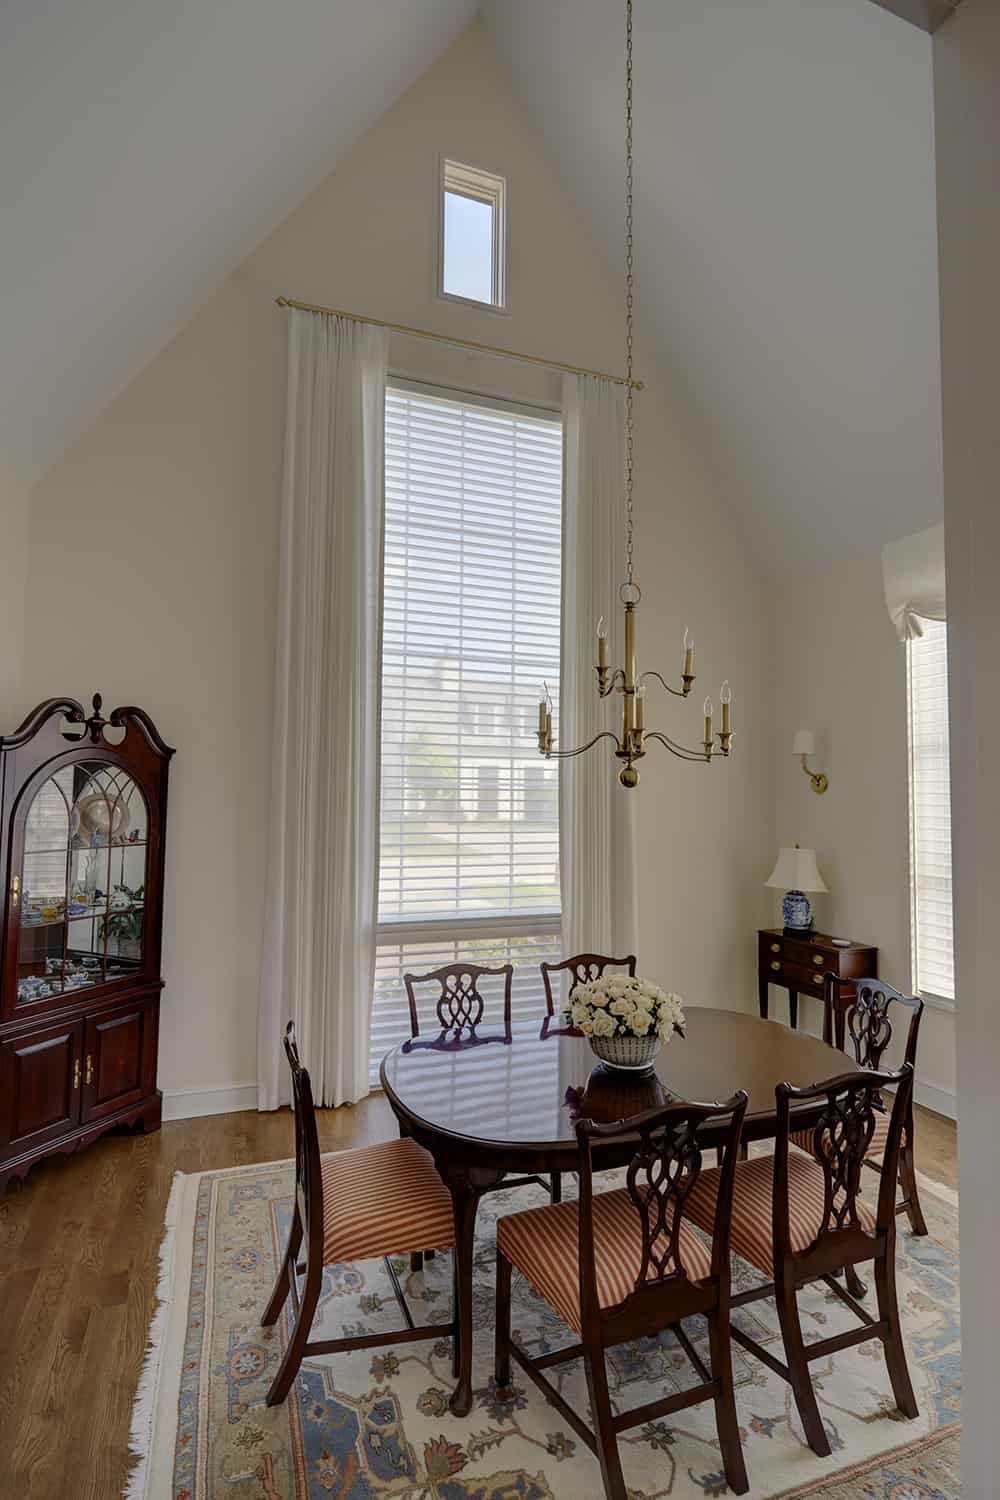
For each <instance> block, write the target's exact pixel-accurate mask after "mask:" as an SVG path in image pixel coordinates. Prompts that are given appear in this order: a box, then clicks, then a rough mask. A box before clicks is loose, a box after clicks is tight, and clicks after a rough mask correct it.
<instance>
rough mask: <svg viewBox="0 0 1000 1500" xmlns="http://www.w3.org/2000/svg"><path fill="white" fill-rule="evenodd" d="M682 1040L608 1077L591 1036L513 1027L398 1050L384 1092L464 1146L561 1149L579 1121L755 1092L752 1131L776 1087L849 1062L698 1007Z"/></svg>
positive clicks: (388, 1065) (811, 1040)
mask: <svg viewBox="0 0 1000 1500" xmlns="http://www.w3.org/2000/svg"><path fill="white" fill-rule="evenodd" d="M686 1033H687V1034H686V1037H684V1038H681V1037H674V1038H673V1040H672V1041H671V1042H670V1043H669V1045H668V1046H666V1047H664V1048H662V1049H661V1051H660V1053H659V1056H658V1057H657V1059H656V1071H655V1073H654V1074H652V1075H644V1076H640V1077H638V1078H630V1077H628V1076H627V1075H624V1076H623V1075H621V1074H616V1073H611V1072H609V1071H608V1070H606V1069H605V1068H603V1066H602V1065H601V1064H599V1063H597V1059H596V1058H595V1057H594V1054H593V1053H592V1052H591V1050H590V1047H589V1044H588V1043H587V1040H586V1038H585V1037H582V1036H578V1035H574V1034H572V1033H567V1032H565V1031H562V1030H560V1029H559V1028H558V1027H557V1026H556V1024H555V1023H554V1022H552V1021H549V1022H545V1021H544V1019H543V1020H538V1021H531V1022H526V1021H522V1022H519V1023H516V1024H515V1025H514V1026H513V1027H512V1029H511V1034H510V1036H509V1037H505V1036H504V1034H503V1032H502V1031H497V1030H495V1029H490V1028H485V1027H484V1028H483V1029H482V1030H481V1031H480V1032H479V1033H477V1035H476V1037H475V1039H474V1040H472V1041H461V1042H450V1043H443V1044H442V1043H441V1042H440V1041H435V1039H434V1038H432V1037H423V1036H421V1037H419V1038H418V1039H416V1040H415V1041H409V1042H403V1043H401V1044H400V1046H398V1047H396V1048H394V1049H393V1050H392V1051H391V1052H389V1053H388V1054H387V1056H386V1058H385V1060H384V1061H383V1063H382V1070H381V1077H382V1084H383V1087H384V1088H385V1089H386V1092H387V1093H388V1095H389V1097H390V1100H391V1101H393V1102H394V1103H396V1104H397V1105H398V1106H399V1107H400V1108H401V1109H402V1111H403V1113H405V1114H406V1115H407V1116H408V1117H409V1118H410V1119H412V1120H415V1121H420V1122H422V1123H423V1124H424V1125H426V1126H428V1127H430V1128H431V1129H433V1130H439V1131H442V1132H445V1133H447V1134H448V1135H453V1136H464V1137H466V1138H467V1139H469V1140H477V1141H485V1142H491V1143H501V1144H505V1143H515V1144H518V1145H540V1146H546V1145H557V1144H559V1143H561V1142H566V1143H570V1142H573V1141H574V1139H575V1136H574V1121H575V1120H576V1119H577V1118H578V1117H579V1116H581V1115H588V1116H590V1117H591V1118H593V1119H597V1120H603V1121H611V1120H618V1119H621V1118H623V1117H625V1116H628V1115H631V1114H635V1113H637V1112H638V1111H639V1110H642V1109H647V1108H651V1107H653V1106H654V1105H656V1104H663V1103H667V1102H669V1100H670V1099H671V1098H684V1099H692V1100H699V1101H702V1102H707V1101H713V1100H725V1099H728V1098H730V1097H731V1096H732V1095H733V1094H734V1093H735V1092H736V1090H737V1089H741V1088H742V1089H746V1091H747V1093H748V1094H749V1095H750V1103H749V1106H748V1110H747V1124H748V1127H749V1126H751V1124H752V1121H753V1120H754V1118H756V1119H757V1120H758V1123H759V1124H760V1125H763V1124H764V1123H765V1121H766V1119H767V1117H770V1116H773V1114H774V1089H775V1085H776V1084H778V1083H793V1084H797V1085H799V1086H802V1085H804V1084H809V1083H816V1082H818V1081H820V1080H822V1079H824V1078H831V1077H834V1076H835V1075H836V1074H838V1073H846V1072H850V1071H852V1070H853V1069H854V1065H853V1064H852V1063H851V1061H850V1060H849V1059H848V1058H847V1057H846V1056H845V1055H844V1053H842V1052H838V1051H836V1050H835V1049H834V1048H832V1047H828V1046H827V1045H826V1043H825V1042H821V1041H818V1040H817V1039H816V1038H815V1037H811V1036H807V1035H805V1034H804V1033H803V1032H798V1031H790V1030H788V1028H787V1027H785V1026H781V1025H779V1024H778V1022H776V1021H762V1020H760V1019H759V1017H757V1016H752V1015H748V1014H746V1013H744V1012H742V1011H728V1010H708V1009H702V1008H695V1007H692V1008H690V1009H689V1010H688V1012H687V1020H686Z"/></svg>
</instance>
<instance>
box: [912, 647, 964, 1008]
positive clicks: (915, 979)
mask: <svg viewBox="0 0 1000 1500" xmlns="http://www.w3.org/2000/svg"><path fill="white" fill-rule="evenodd" d="M944 623H945V628H946V629H947V621H945V622H944ZM913 646H914V641H913V640H912V639H910V640H908V641H907V642H906V647H905V650H906V807H907V822H908V827H907V853H908V861H907V863H908V870H907V876H908V884H909V891H908V896H909V907H908V914H909V920H910V987H911V990H912V992H913V993H914V994H915V995H919V997H920V999H921V1000H922V1001H923V1002H924V1004H925V1005H926V1006H927V1008H928V1009H929V1010H938V1011H944V1012H946V1013H948V1014H953V1013H954V1011H955V1009H956V1004H957V999H949V997H948V996H947V995H938V994H935V993H934V991H933V990H929V989H921V988H920V965H919V961H918V956H917V946H918V941H919V938H918V933H919V920H918V911H917V851H916V838H915V834H916V806H915V786H916V776H915V767H916V761H915V757H914V743H913ZM946 646H947V638H946ZM948 710H949V703H948V698H947V693H946V696H945V713H946V715H947V713H948ZM949 802H950V788H949ZM952 875H953V880H952V902H953V903H954V868H953V870H952ZM952 941H953V945H954V938H953V939H952ZM952 957H953V958H954V951H953V954H952Z"/></svg>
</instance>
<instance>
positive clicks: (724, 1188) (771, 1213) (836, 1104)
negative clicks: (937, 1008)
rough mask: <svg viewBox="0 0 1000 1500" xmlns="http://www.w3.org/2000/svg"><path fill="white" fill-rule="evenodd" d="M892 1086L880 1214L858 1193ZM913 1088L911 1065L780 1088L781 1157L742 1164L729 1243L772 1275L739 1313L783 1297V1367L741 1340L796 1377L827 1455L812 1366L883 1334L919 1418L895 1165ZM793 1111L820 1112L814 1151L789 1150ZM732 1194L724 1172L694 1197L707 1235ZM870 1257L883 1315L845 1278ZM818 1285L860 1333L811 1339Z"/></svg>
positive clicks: (738, 1301)
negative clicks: (810, 1297)
mask: <svg viewBox="0 0 1000 1500" xmlns="http://www.w3.org/2000/svg"><path fill="white" fill-rule="evenodd" d="M887 1087H895V1090H896V1096H895V1099H894V1100H893V1104H892V1112H891V1114H890V1115H889V1131H888V1135H887V1137H886V1146H885V1158H884V1159H885V1171H884V1172H883V1174H882V1179H881V1182H880V1184H879V1191H878V1202H877V1206H876V1207H875V1208H874V1209H872V1208H871V1207H870V1206H869V1205H868V1204H867V1203H865V1201H864V1200H863V1198H862V1197H861V1196H860V1190H861V1174H862V1167H863V1166H864V1162H865V1158H866V1156H867V1155H868V1152H869V1150H870V1147H871V1142H872V1138H873V1136H874V1133H875V1129H876V1125H877V1121H878V1115H879V1113H880V1112H881V1110H882V1093H881V1091H882V1090H883V1089H885V1088H887ZM912 1090H913V1068H912V1066H911V1065H910V1064H909V1063H904V1064H903V1067H902V1068H901V1069H900V1071H899V1072H898V1073H877V1072H870V1073H856V1072H852V1073H844V1074H841V1075H840V1076H839V1077H837V1078H830V1079H828V1080H827V1081H826V1082H825V1083H814V1084H811V1085H810V1086H809V1087H808V1088H794V1087H793V1086H792V1085H791V1084H790V1083H779V1084H778V1086H777V1088H776V1089H775V1100H776V1104H777V1134H776V1136H775V1150H774V1155H773V1156H762V1157H757V1158H755V1159H754V1160H752V1161H743V1162H740V1163H739V1164H738V1165H737V1168H736V1181H735V1188H734V1189H733V1192H732V1233H731V1244H732V1248H733V1250H734V1251H735V1252H736V1254H737V1255H740V1256H742V1257H743V1259H744V1260H746V1261H749V1262H750V1264H751V1265H752V1266H754V1267H755V1268H756V1269H757V1270H758V1271H760V1272H761V1273H762V1275H764V1276H766V1277H768V1278H769V1280H768V1281H767V1283H766V1284H765V1285H763V1286H758V1287H753V1288H752V1289H751V1290H749V1291H746V1292H740V1293H738V1294H736V1295H735V1296H733V1297H731V1298H730V1306H731V1307H733V1308H737V1307H744V1306H745V1305H746V1304H747V1303H750V1302H757V1301H759V1300H760V1299H761V1298H764V1297H773V1298H774V1300H775V1302H776V1304H777V1310H778V1321H779V1323H780V1325H781V1333H782V1338H783V1340H784V1346H785V1360H786V1363H782V1361H781V1360H779V1359H777V1358H776V1357H775V1356H774V1355H773V1354H772V1353H771V1352H770V1350H768V1349H765V1348H764V1347H763V1346H762V1345H761V1344H758V1343H757V1342H756V1341H755V1340H754V1339H752V1338H751V1337H750V1336H749V1334H747V1333H745V1332H744V1331H743V1329H742V1328H737V1327H735V1326H734V1327H733V1329H732V1336H733V1338H734V1339H735V1340H736V1342H737V1343H738V1344H741V1345H742V1346H743V1348H744V1349H747V1350H749V1352H750V1353H751V1354H753V1355H754V1356H755V1357H756V1358H757V1359H759V1360H760V1361H761V1363H762V1364H765V1365H766V1366H767V1367H768V1369H769V1370H773V1371H774V1372H775V1374H777V1375H780V1376H781V1378H782V1379H783V1380H787V1381H788V1382H789V1384H790V1385H791V1387H792V1393H793V1395H794V1397H795V1404H796V1406H797V1407H798V1410H799V1416H800V1417H801V1419H802V1426H803V1428H804V1429H805V1435H806V1441H807V1442H808V1443H809V1446H810V1448H812V1450H813V1452H814V1453H817V1454H819V1455H820V1457H823V1458H825V1457H826V1456H828V1454H829V1452H830V1440H829V1438H828V1437H827V1433H826V1429H825V1427H824V1425H823V1419H822V1417H821V1416H820V1412H819V1407H818V1405H817V1403H816V1393H815V1391H814V1389H813V1385H812V1380H811V1378H810V1375H809V1366H810V1364H811V1363H813V1361H815V1360H817V1359H825V1358H827V1356H829V1355H831V1354H836V1353H837V1352H838V1351H839V1350H841V1349H849V1348H851V1347H852V1346H853V1345H854V1344H861V1343H864V1342H865V1341H866V1340H868V1339H873V1338H878V1339H881V1341H882V1345H883V1348H884V1350H885V1359H886V1364H887V1366H888V1370H889V1380H890V1382H891V1384H892V1391H893V1395H894V1396H895V1398H896V1405H897V1406H898V1407H899V1409H900V1411H901V1412H902V1413H903V1415H904V1416H906V1417H910V1418H912V1417H915V1416H916V1415H917V1403H916V1401H915V1399H914V1395H913V1387H912V1385H911V1384H910V1376H909V1372H908V1370H907V1368H906V1351H905V1349H904V1347H903V1335H902V1329H901V1327H900V1321H899V1306H898V1303H897V1299H896V1206H895V1195H896V1194H895V1188H896V1167H897V1164H898V1158H899V1148H900V1137H901V1134H902V1130H903V1125H904V1122H905V1120H906V1118H907V1111H908V1110H909V1107H910V1099H911V1095H912ZM793 1106H795V1107H796V1110H797V1112H800V1111H801V1110H802V1109H803V1108H804V1107H808V1106H812V1109H811V1110H810V1113H811V1116H812V1120H811V1124H810V1128H809V1131H808V1134H809V1136H810V1137H811V1146H810V1154H809V1156H806V1155H805V1154H804V1153H801V1152H798V1151H795V1152H793V1151H790V1150H789V1147H790V1144H791V1134H790V1125H791V1120H792V1115H791V1110H792V1107H793ZM817 1109H818V1110H819V1113H818V1115H817V1114H816V1110H817ZM796 1134H798V1135H800V1136H803V1135H805V1134H806V1132H804V1131H797V1132H796ZM728 1191H729V1188H728V1185H727V1184H726V1182H725V1178H724V1174H723V1173H720V1172H719V1170H718V1169H715V1170H713V1171H711V1172H704V1173H702V1174H701V1176H700V1177H699V1179H698V1181H697V1182H696V1183H695V1185H694V1188H693V1190H692V1192H691V1195H690V1197H689V1198H688V1205H687V1211H688V1214H689V1215H690V1217H691V1219H692V1220H693V1221H694V1222H695V1223H696V1224H698V1225H700V1226H701V1228H702V1229H704V1230H707V1231H710V1230H711V1228H712V1226H713V1224H714V1223H715V1222H716V1220H717V1207H716V1205H717V1202H718V1199H719V1197H721V1196H722V1195H723V1194H724V1193H727V1192H728ZM866 1261H874V1272H875V1290H876V1295H877V1299H878V1317H877V1318H873V1317H872V1316H871V1314H870V1313H869V1312H868V1311H867V1309H866V1308H864V1307H862V1306H861V1305H860V1304H859V1303H858V1302H857V1301H856V1300H855V1298H854V1296H852V1294H851V1292H850V1290H849V1289H848V1290H845V1289H844V1288H843V1287H841V1286H840V1284H839V1282H838V1281H837V1279H836V1275H837V1273H838V1272H839V1271H841V1270H842V1269H843V1268H844V1267H848V1268H853V1267H854V1266H857V1265H859V1264H863V1263H864V1262H866ZM812 1281H823V1282H824V1283H825V1284H826V1285H827V1286H828V1287H829V1289H830V1290H831V1291H832V1292H833V1293H834V1294H835V1295H836V1296H837V1297H838V1298H839V1299H840V1300H841V1301H842V1302H844V1303H845V1304H846V1305H847V1306H848V1307H849V1308H850V1309H851V1311H852V1312H853V1313H854V1314H855V1315H856V1316H857V1318H858V1319H859V1320H860V1326H859V1327H856V1328H850V1329H848V1330H847V1331H846V1332H844V1333H837V1334H833V1335H832V1336H831V1337H830V1338H825V1339H819V1340H817V1341H816V1342H814V1343H808V1344H807V1343H805V1342H804V1340H803V1337H802V1325H801V1322H800V1319H799V1310H798V1300H797V1294H798V1291H799V1289H800V1287H803V1286H805V1285H806V1284H807V1283H808V1282H812Z"/></svg>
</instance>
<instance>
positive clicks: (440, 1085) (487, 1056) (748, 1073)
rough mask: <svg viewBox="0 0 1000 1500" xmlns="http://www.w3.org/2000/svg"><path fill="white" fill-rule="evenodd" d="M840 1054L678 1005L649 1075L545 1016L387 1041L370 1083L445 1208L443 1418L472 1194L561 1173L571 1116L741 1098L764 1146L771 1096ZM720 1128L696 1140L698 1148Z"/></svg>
mask: <svg viewBox="0 0 1000 1500" xmlns="http://www.w3.org/2000/svg"><path fill="white" fill-rule="evenodd" d="M857 1071H858V1067H857V1065H856V1064H855V1063H854V1062H853V1061H851V1060H850V1059H849V1058H848V1057H847V1056H846V1055H845V1054H844V1053H843V1052H840V1051H837V1049H836V1048H834V1047H832V1046H829V1045H828V1044H827V1043H826V1042H823V1041H820V1040H819V1039H818V1038H816V1037H813V1036H810V1035H808V1034H807V1033H805V1032H802V1031H792V1030H790V1029H789V1028H788V1027H786V1026H783V1025H781V1024H780V1023H779V1022H777V1021H769V1020H763V1019H761V1018H760V1017H758V1016H755V1015H750V1014H748V1013H746V1012H744V1011H732V1010H717V1009H710V1008H707V1007H689V1008H688V1010H687V1012H686V1017H685V1026H684V1035H683V1037H681V1036H677V1035H675V1036H674V1037H673V1038H672V1039H671V1040H670V1042H669V1044H668V1045H666V1046H664V1047H662V1048H661V1050H660V1052H659V1053H658V1055H657V1057H656V1059H655V1062H654V1066H653V1069H652V1071H651V1072H648V1073H645V1074H637V1075H630V1074H627V1073H622V1072H619V1071H617V1070H612V1069H610V1068H608V1067H606V1066H605V1065H604V1064H603V1063H600V1062H598V1060H597V1058H596V1057H595V1056H594V1053H593V1052H592V1051H591V1049H590V1046H589V1043H588V1042H587V1039H586V1037H585V1036H583V1035H581V1034H580V1033H579V1032H578V1031H575V1030H573V1029H569V1028H566V1027H565V1026H563V1025H561V1024H560V1023H559V1022H558V1021H556V1020H555V1018H552V1017H545V1018H541V1019H534V1020H518V1021H514V1022H513V1023H512V1024H511V1025H510V1026H509V1027H507V1028H495V1029H490V1028H489V1027H486V1026H479V1027H477V1028H475V1029H474V1030H473V1031H466V1032H464V1033H462V1034H460V1035H457V1036H455V1035H449V1034H447V1033H441V1034H439V1035H437V1036H430V1035H427V1036H418V1037H415V1038H412V1039H411V1040H409V1041H405V1042H401V1043H400V1044H399V1045H398V1046H396V1047H394V1048H392V1050H391V1051H390V1052H388V1053H387V1054H386V1056H385V1058H384V1059H383V1062H382V1065H381V1070H380V1077H381V1083H382V1087H383V1089H384V1090H385V1094H386V1097H387V1098H388V1101H389V1104H390V1106H391V1108H392V1110H393V1112H394V1114H395V1115H396V1118H397V1120H398V1121H399V1125H400V1129H401V1131H402V1133H404V1134H405V1135H408V1136H412V1137H413V1139H414V1140H416V1141H417V1142H419V1144H420V1145H422V1146H424V1147H425V1148H426V1150H427V1151H429V1152H430V1154H431V1155H432V1157H433V1158H434V1162H435V1165H436V1166H437V1170H438V1172H439V1173H440V1175H441V1178H442V1180H443V1181H444V1182H445V1184H446V1185H447V1187H448V1190H449V1192H450V1193H451V1197H452V1202H453V1205H454V1211H455V1296H456V1301H457V1310H456V1322H457V1329H458V1335H457V1339H456V1350H455V1356H456V1357H455V1374H456V1384H455V1389H454V1392H453V1393H452V1397H451V1409H452V1411H453V1412H454V1414H455V1415H456V1416H465V1415H467V1413H468V1412H469V1411H470V1410H471V1407H472V1335H473V1318H472V1305H473V1250H474V1241H475V1230H476V1212H477V1208H478V1204H479V1199H480V1198H481V1197H482V1195H483V1194H484V1193H487V1192H489V1191H490V1190H491V1189H493V1188H495V1187H498V1186H499V1185H500V1184H501V1183H502V1182H503V1181H504V1179H505V1178H506V1177H508V1176H518V1177H520V1176H524V1175H529V1176H532V1175H535V1174H538V1175H544V1174H552V1173H566V1172H572V1171H573V1170H574V1168H575V1167H576V1164H577V1138H576V1121H577V1120H578V1119H582V1118H589V1119H593V1120H597V1121H599V1122H601V1123H611V1122H613V1121H618V1120H623V1119H627V1118H628V1117H629V1116H631V1115H634V1114H637V1113H639V1112H640V1111H642V1110H644V1109H649V1108H653V1107H654V1106H656V1105H660V1104H667V1103H670V1102H671V1101H673V1100H676V1099H687V1100H694V1101H698V1102H701V1103H709V1102H715V1101H720V1102H721V1101H724V1100H726V1099H729V1098H731V1097H732V1095H733V1094H734V1093H736V1091H737V1090H738V1089H745V1090H746V1092H747V1094H748V1095H749V1103H748V1105H747V1112H746V1117H745V1121H744V1128H743V1140H744V1142H750V1141H760V1140H768V1139H773V1137H774V1134H775V1130H776V1106H775V1097H774V1090H775V1086H776V1085H777V1084H779V1083H791V1084H795V1085H797V1086H800V1087H801V1086H804V1085H806V1084H810V1083H816V1082H819V1081H821V1080H823V1079H826V1078H832V1077H835V1076H837V1075H839V1074H845V1073H849V1072H857ZM821 1108H822V1103H821V1102H819V1103H816V1104H814V1105H812V1106H810V1107H806V1108H805V1109H804V1110H797V1111H795V1112H794V1117H795V1127H796V1129H799V1128H804V1127H806V1126H808V1125H809V1124H810V1123H811V1122H812V1116H816V1117H818V1115H819V1113H820V1111H821ZM725 1129H726V1123H725V1121H723V1122H722V1124H721V1125H719V1124H714V1125H709V1126H708V1127H707V1128H706V1129H705V1130H704V1133H703V1135H702V1136H701V1138H700V1142H699V1143H700V1144H701V1145H702V1147H703V1149H705V1150H709V1149H711V1148H712V1147H713V1146H715V1145H717V1144H718V1143H719V1142H720V1141H721V1140H722V1138H723V1135H724V1132H725ZM592 1148H593V1152H594V1165H595V1167H596V1168H597V1169H598V1170H612V1169H614V1168H616V1167H620V1166H624V1165H625V1164H626V1162H627V1161H628V1160H629V1157H630V1154H631V1153H630V1150H629V1147H628V1143H627V1141H625V1142H624V1143H622V1142H621V1141H619V1142H618V1143H616V1144H614V1145H613V1146H612V1147H610V1148H609V1149H606V1150H605V1151H604V1152H603V1153H602V1151H601V1148H600V1147H599V1145H598V1143H597V1142H596V1141H594V1142H593V1143H592Z"/></svg>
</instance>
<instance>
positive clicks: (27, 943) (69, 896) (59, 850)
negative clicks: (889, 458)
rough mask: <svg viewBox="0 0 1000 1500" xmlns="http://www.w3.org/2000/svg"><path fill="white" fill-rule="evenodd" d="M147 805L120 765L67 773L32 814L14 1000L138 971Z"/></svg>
mask: <svg viewBox="0 0 1000 1500" xmlns="http://www.w3.org/2000/svg"><path fill="white" fill-rule="evenodd" d="M147 836H148V826H147V816H146V804H145V800H144V798H143V796H142V793H141V792H140V790H139V788H138V786H137V785H136V783H135V782H134V781H133V780H132V778H131V777H130V776H129V775H128V773H127V772H126V771H124V770H123V769H122V768H121V767H120V766H117V765H115V764H114V763H113V762H110V761H104V760H100V759H94V760H87V761H78V762H77V763H76V764H74V765H70V766H63V767H62V768H61V769H60V770H58V771H56V772H55V774H54V775H52V776H50V777H49V778H48V780H46V781H45V782H43V783H42V785H41V787H40V788H39V789H38V791H37V792H36V793H35V796H34V799H33V800H32V803H31V805H30V807H29V809H28V813H27V817H26V820H25V826H24V854H23V860H22V866H21V880H20V886H21V890H20V911H21V918H20V932H19V939H18V942H19V946H18V969H17V1003H18V1004H19V1005H27V1004H32V1003H35V1002H37V1001H39V1000H43V999H46V998H48V997H49V996H53V995H60V994H63V993H65V992H67V991H73V990H78V989H83V988H86V987H88V986H92V985H98V984H106V983H110V982H112V981H114V980H116V979H123V978H126V977H127V976H129V975H131V974H134V973H136V971H138V970H139V969H141V968H142V962H143V940H144V914H145V902H144V895H145V884H146V848H147V841H148V837H147Z"/></svg>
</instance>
